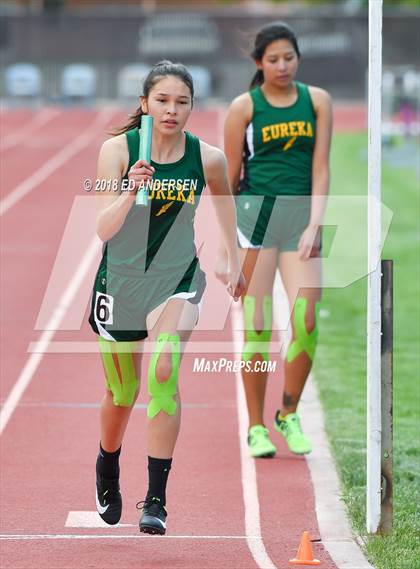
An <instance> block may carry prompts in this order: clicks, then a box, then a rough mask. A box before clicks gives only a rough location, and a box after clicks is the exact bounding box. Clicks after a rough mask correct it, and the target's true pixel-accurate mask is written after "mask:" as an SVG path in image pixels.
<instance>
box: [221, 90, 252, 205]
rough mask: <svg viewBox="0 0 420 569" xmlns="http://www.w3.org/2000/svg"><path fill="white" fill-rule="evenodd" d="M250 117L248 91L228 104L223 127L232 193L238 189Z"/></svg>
mask: <svg viewBox="0 0 420 569" xmlns="http://www.w3.org/2000/svg"><path fill="white" fill-rule="evenodd" d="M251 119H252V100H251V96H250V95H249V93H243V94H242V95H239V97H236V99H234V100H233V101H232V104H231V105H230V107H229V109H228V112H227V115H226V119H225V128H224V152H225V155H226V159H227V163H228V178H229V184H230V187H231V189H232V193H233V194H237V193H238V190H239V179H240V176H241V170H242V158H243V152H244V140H245V132H246V129H247V126H248V124H249V123H250V122H251Z"/></svg>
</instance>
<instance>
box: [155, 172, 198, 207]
mask: <svg viewBox="0 0 420 569" xmlns="http://www.w3.org/2000/svg"><path fill="white" fill-rule="evenodd" d="M145 185H146V188H147V190H148V192H149V200H169V201H178V202H186V203H189V204H194V203H195V192H196V191H197V186H198V180H191V179H189V178H186V179H185V180H174V179H166V178H165V179H163V180H148V181H147V182H146V184H145Z"/></svg>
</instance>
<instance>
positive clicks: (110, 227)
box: [96, 135, 154, 241]
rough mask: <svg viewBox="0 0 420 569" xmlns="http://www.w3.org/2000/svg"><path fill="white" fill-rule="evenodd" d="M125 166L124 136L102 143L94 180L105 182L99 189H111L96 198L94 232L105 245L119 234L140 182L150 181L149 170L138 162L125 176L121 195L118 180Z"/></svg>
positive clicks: (142, 161) (146, 164)
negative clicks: (125, 186)
mask: <svg viewBox="0 0 420 569" xmlns="http://www.w3.org/2000/svg"><path fill="white" fill-rule="evenodd" d="M127 164H128V148H127V143H126V140H125V135H120V136H117V137H115V138H111V139H109V140H107V141H105V142H104V144H103V145H102V148H101V150H100V153H99V158H98V168H97V179H98V180H99V181H100V180H105V181H106V183H105V184H104V185H103V186H100V187H106V188H110V189H109V190H107V191H105V192H100V193H99V194H98V197H97V204H98V215H97V221H96V232H97V234H98V236H99V238H100V239H101V240H102V241H108V240H109V239H111V238H112V237H113V236H114V235H116V234H117V233H118V231H119V230H120V229H121V227H122V225H123V223H124V221H125V218H126V217H127V214H128V212H129V210H130V208H131V206H132V205H133V203H134V201H135V199H136V193H137V190H138V188H139V185H140V182H141V181H142V180H143V181H147V180H149V179H151V177H152V175H153V172H154V169H153V167H152V166H150V165H149V164H148V163H147V162H145V161H144V160H139V161H138V162H136V164H134V165H133V167H132V168H131V169H130V172H129V173H128V178H129V180H130V184H129V185H128V189H127V190H125V191H121V180H122V178H123V176H124V173H125V171H126V169H127ZM114 188H115V189H114ZM139 207H140V206H139Z"/></svg>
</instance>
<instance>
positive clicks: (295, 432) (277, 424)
mask: <svg viewBox="0 0 420 569" xmlns="http://www.w3.org/2000/svg"><path fill="white" fill-rule="evenodd" d="M274 428H275V429H276V431H278V432H279V433H281V434H282V435H283V437H284V438H285V439H286V442H287V445H288V447H289V449H290V450H291V451H292V452H294V453H295V454H309V453H310V452H311V450H312V445H311V442H310V440H309V439H308V437H307V436H306V435H304V434H303V432H302V427H301V426H300V419H299V415H297V414H296V413H288V414H287V415H286V416H285V417H282V415H281V413H280V411H277V413H276V417H275V419H274Z"/></svg>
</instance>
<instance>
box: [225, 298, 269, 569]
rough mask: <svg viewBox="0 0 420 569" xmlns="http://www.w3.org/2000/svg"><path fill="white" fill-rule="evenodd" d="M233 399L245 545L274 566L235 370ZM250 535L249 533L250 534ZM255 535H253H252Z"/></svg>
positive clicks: (235, 317) (237, 321)
mask: <svg viewBox="0 0 420 569" xmlns="http://www.w3.org/2000/svg"><path fill="white" fill-rule="evenodd" d="M241 320H242V317H241V311H240V308H239V306H232V334H233V339H234V342H235V345H236V353H238V354H240V353H241V351H242V336H241V332H240V331H241V328H242V327H241ZM235 376H236V399H237V410H238V423H239V446H240V451H241V473H242V491H243V498H244V508H245V533H246V535H247V536H249V537H247V543H248V548H249V550H250V552H251V554H252V557H253V558H254V561H255V563H256V564H257V565H258V567H260V568H261V569H276V565H274V563H273V562H272V560H271V559H270V557H269V555H268V553H267V550H266V549H265V546H264V542H263V539H262V536H261V524H260V504H259V502H258V487H257V472H256V468H255V461H254V459H252V458H251V457H250V456H249V453H248V445H247V442H246V433H247V431H248V414H247V409H246V401H245V393H244V389H243V385H242V377H241V372H240V371H237V372H236V374H235ZM251 536H252V537H251ZM255 536H256V537H255Z"/></svg>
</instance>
